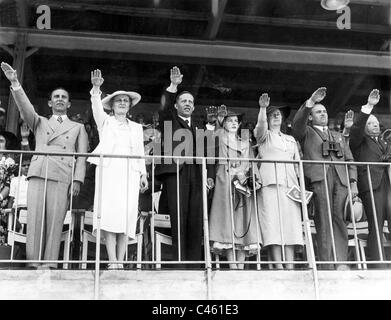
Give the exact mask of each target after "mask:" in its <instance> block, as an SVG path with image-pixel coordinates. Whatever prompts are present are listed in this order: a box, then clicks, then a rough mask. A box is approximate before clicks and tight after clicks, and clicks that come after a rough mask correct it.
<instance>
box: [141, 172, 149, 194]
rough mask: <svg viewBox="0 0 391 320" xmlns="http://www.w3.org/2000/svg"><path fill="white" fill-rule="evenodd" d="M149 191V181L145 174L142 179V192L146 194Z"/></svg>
mask: <svg viewBox="0 0 391 320" xmlns="http://www.w3.org/2000/svg"><path fill="white" fill-rule="evenodd" d="M147 190H148V180H147V176H146V175H145V174H143V175H141V177H140V192H141V193H144V192H145V191H147Z"/></svg>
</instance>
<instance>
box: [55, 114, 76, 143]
mask: <svg viewBox="0 0 391 320" xmlns="http://www.w3.org/2000/svg"><path fill="white" fill-rule="evenodd" d="M53 120H54V122H53ZM56 122H57V120H56V119H55V118H54V117H51V118H50V120H49V124H50V127H51V128H52V130H53V131H54V132H53V134H52V136H51V137H50V139H49V141H51V140H53V139H55V138H57V137H58V136H60V135H62V134H63V133H65V132H67V131H68V130H70V129H72V128H73V127H74V126H76V125H77V124H78V123H77V122H74V121H71V120H69V118H66V119H65V120H64V121H63V123H62V124H61V125H59V124H58V125H56V126H54V124H55V123H56Z"/></svg>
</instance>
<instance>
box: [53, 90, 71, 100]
mask: <svg viewBox="0 0 391 320" xmlns="http://www.w3.org/2000/svg"><path fill="white" fill-rule="evenodd" d="M56 90H64V91H65V92H66V93H68V100H69V101H71V94H70V93H69V91H68V90H67V89H65V88H63V87H56V88H54V89H53V90H52V91H50V94H49V100H52V95H53V92H54V91H56Z"/></svg>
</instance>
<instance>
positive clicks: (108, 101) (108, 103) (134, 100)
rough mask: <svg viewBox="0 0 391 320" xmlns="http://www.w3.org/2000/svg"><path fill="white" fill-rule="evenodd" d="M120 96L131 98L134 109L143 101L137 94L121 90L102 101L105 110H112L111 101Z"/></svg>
mask: <svg viewBox="0 0 391 320" xmlns="http://www.w3.org/2000/svg"><path fill="white" fill-rule="evenodd" d="M120 94H125V95H127V96H129V98H130V99H131V101H132V107H134V106H135V105H136V104H137V103H139V102H140V100H141V96H140V95H139V94H138V93H137V92H134V91H123V90H119V91H116V92H114V93H112V94H109V95H108V96H106V97H104V98H103V99H102V105H103V108H105V109H106V110H111V99H113V98H114V97H115V96H118V95H120Z"/></svg>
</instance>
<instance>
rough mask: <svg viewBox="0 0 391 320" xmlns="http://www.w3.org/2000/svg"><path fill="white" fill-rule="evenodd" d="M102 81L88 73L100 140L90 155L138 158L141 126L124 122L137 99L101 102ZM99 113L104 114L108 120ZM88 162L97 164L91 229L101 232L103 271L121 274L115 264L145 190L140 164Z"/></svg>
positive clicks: (119, 95) (128, 94)
mask: <svg viewBox="0 0 391 320" xmlns="http://www.w3.org/2000/svg"><path fill="white" fill-rule="evenodd" d="M103 81H104V80H103V78H102V74H101V72H100V70H94V71H93V72H91V83H92V85H93V87H92V90H91V91H90V94H91V105H92V112H93V116H94V119H95V122H96V125H97V128H98V132H99V140H100V142H99V144H98V146H97V147H96V149H95V150H94V151H93V152H92V153H93V154H113V155H128V156H143V155H144V145H143V129H142V126H141V125H140V124H138V123H135V122H133V121H130V120H129V119H127V117H126V115H127V113H128V111H129V109H130V108H131V107H133V106H135V105H136V104H137V103H138V102H139V101H140V99H141V96H140V95H139V94H138V93H136V92H132V91H116V92H114V93H113V94H111V95H109V96H107V97H105V98H104V99H103V100H101V98H100V95H101V91H100V86H101V85H102V84H103ZM104 109H106V110H110V111H111V115H108V114H107V113H105V111H104ZM88 161H89V162H91V163H94V164H96V165H97V167H96V180H95V181H96V182H95V198H94V225H93V230H94V233H96V230H97V228H98V225H99V227H100V229H101V230H102V235H103V237H104V239H105V242H106V249H107V253H108V257H109V260H110V261H112V263H110V264H109V266H108V268H109V269H117V268H118V269H122V268H123V265H122V264H120V263H115V261H123V260H124V258H125V253H126V250H127V241H128V238H131V239H135V237H136V224H137V216H138V195H139V192H140V191H141V192H144V191H145V190H147V189H148V182H147V177H146V170H145V161H144V159H130V158H106V157H105V158H103V161H102V163H101V162H100V158H99V157H90V158H89V159H88ZM101 175H102V176H101ZM99 212H100V220H98V213H99ZM98 223H100V224H98Z"/></svg>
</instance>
